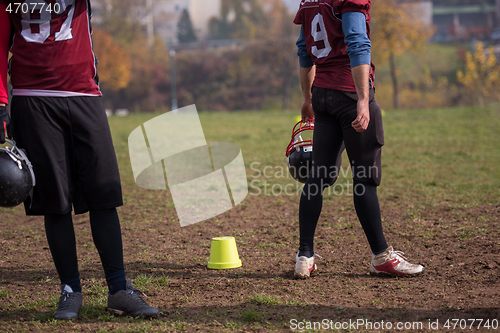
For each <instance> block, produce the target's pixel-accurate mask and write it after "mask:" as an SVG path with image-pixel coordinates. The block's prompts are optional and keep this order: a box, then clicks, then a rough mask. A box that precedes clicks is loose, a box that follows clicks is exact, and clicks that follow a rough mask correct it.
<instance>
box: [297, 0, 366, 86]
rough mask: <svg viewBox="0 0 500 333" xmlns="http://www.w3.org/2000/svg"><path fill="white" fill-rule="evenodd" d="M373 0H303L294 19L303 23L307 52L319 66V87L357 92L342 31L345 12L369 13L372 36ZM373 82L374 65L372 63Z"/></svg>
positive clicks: (317, 67)
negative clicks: (371, 8) (371, 13)
mask: <svg viewBox="0 0 500 333" xmlns="http://www.w3.org/2000/svg"><path fill="white" fill-rule="evenodd" d="M370 6H371V0H302V1H301V3H300V7H299V10H298V12H297V15H296V16H295V20H294V21H293V22H294V23H295V24H301V25H302V28H303V29H304V35H305V38H306V45H307V52H308V53H309V54H310V55H311V57H312V60H313V61H314V64H315V65H316V76H315V78H314V82H313V85H314V86H316V87H319V88H328V89H334V90H342V91H351V92H355V91H356V87H355V86H354V80H353V78H352V73H351V62H350V59H349V56H348V55H347V46H346V44H345V42H344V33H343V31H342V14H343V13H346V12H361V13H363V14H365V16H366V31H367V33H368V37H370V27H369V25H368V23H369V22H370V13H369V12H370ZM371 67H372V71H371V74H370V78H371V80H372V82H373V79H374V73H375V66H374V65H373V63H372V64H371Z"/></svg>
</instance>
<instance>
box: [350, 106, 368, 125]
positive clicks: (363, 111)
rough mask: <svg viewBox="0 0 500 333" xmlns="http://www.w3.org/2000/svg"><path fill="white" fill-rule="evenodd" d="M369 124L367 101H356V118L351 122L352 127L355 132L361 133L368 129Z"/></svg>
mask: <svg viewBox="0 0 500 333" xmlns="http://www.w3.org/2000/svg"><path fill="white" fill-rule="evenodd" d="M369 123H370V107H369V104H368V100H359V101H358V116H357V117H356V119H354V121H353V122H352V124H351V125H352V127H353V128H354V129H355V130H356V132H363V131H365V130H366V129H367V128H368V124H369Z"/></svg>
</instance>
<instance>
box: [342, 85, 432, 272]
mask: <svg viewBox="0 0 500 333" xmlns="http://www.w3.org/2000/svg"><path fill="white" fill-rule="evenodd" d="M346 95H349V94H346ZM356 103H357V102H356V100H355V98H353V100H352V109H351V111H349V112H346V113H345V117H344V122H343V124H342V128H343V134H344V140H345V145H346V150H347V154H348V156H349V161H350V163H351V167H352V170H353V179H354V186H353V201H354V207H355V209H356V213H357V215H358V219H359V221H360V223H361V226H362V227H363V230H364V232H365V235H366V237H367V239H368V243H369V244H370V248H371V251H372V263H371V269H370V270H371V272H372V273H375V271H376V269H375V268H374V267H375V266H377V267H379V268H380V269H382V270H384V271H387V273H390V274H394V275H416V274H419V273H421V272H423V269H424V268H423V266H421V265H413V264H410V263H409V262H407V261H406V260H404V258H402V257H401V256H400V255H399V253H398V252H396V251H393V250H392V247H389V246H388V245H387V242H386V239H385V236H384V232H383V228H382V219H381V214H380V206H379V201H378V196H377V186H379V185H380V181H381V177H382V163H381V151H382V146H383V144H384V132H383V126H382V114H381V109H380V106H379V105H378V104H377V103H376V102H375V100H374V99H373V97H372V99H371V102H370V123H369V125H368V128H367V129H366V130H365V131H363V132H361V133H360V132H356V131H355V130H354V128H352V126H351V125H350V123H351V122H352V120H354V119H355V118H356Z"/></svg>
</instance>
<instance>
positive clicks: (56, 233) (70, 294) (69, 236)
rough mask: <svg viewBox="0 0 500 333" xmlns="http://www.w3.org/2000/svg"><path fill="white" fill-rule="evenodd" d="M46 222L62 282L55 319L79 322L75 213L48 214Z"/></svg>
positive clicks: (80, 304) (79, 300) (51, 248)
mask: <svg viewBox="0 0 500 333" xmlns="http://www.w3.org/2000/svg"><path fill="white" fill-rule="evenodd" d="M44 220H45V234H46V235H47V242H48V243H49V249H50V253H51V254H52V259H53V260H54V264H55V266H56V270H57V274H58V275H59V279H60V280H61V297H60V298H59V305H58V307H57V310H56V311H55V312H54V316H55V318H56V319H75V318H77V317H78V311H79V310H80V307H81V306H82V287H81V285H80V275H79V273H78V260H77V254H76V240H75V231H74V228H73V219H72V218H71V212H70V213H67V214H64V215H61V214H47V215H45V216H44Z"/></svg>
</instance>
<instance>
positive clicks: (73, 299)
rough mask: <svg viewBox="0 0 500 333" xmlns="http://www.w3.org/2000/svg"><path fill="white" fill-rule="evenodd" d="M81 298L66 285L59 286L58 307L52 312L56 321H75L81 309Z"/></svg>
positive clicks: (78, 293)
mask: <svg viewBox="0 0 500 333" xmlns="http://www.w3.org/2000/svg"><path fill="white" fill-rule="evenodd" d="M82 301H83V296H82V293H80V292H76V293H75V292H73V289H71V287H70V286H68V285H67V284H62V285H61V297H59V305H57V310H56V311H55V312H54V317H55V318H56V319H76V318H78V311H80V308H81V307H82Z"/></svg>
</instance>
